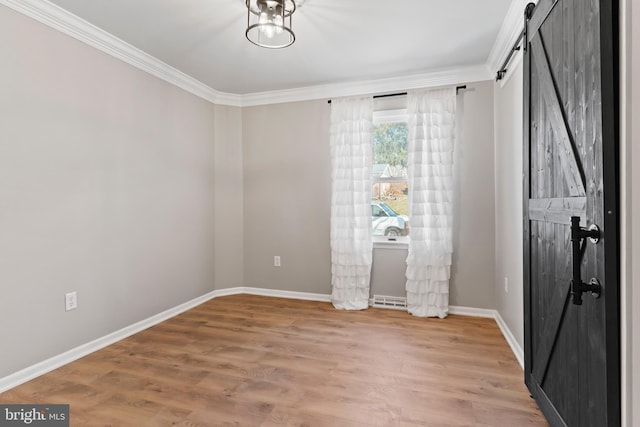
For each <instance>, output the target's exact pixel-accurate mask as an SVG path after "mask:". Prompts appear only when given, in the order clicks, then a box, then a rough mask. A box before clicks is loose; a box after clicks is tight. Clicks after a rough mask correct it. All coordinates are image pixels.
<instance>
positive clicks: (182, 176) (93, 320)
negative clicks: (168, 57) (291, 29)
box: [0, 6, 242, 377]
mask: <svg viewBox="0 0 640 427" xmlns="http://www.w3.org/2000/svg"><path fill="white" fill-rule="evenodd" d="M0 55H2V57H3V58H4V59H5V60H4V61H2V66H1V67H0V236H1V238H0V288H1V290H2V292H1V296H0V342H1V343H2V345H1V346H0V377H3V376H5V375H8V374H10V373H13V372H15V371H17V370H19V369H21V368H24V367H27V366H30V365H32V364H34V363H36V362H40V361H42V360H44V359H46V358H49V357H51V356H54V355H57V354H60V353H62V352H64V351H66V350H69V349H71V348H73V347H76V346H78V345H80V344H83V343H87V342H89V341H91V340H93V339H96V338H99V337H102V336H104V335H106V334H108V333H110V332H113V331H115V330H117V329H120V328H122V327H124V326H128V325H131V324H132V323H135V322H137V321H139V320H142V319H144V318H147V317H149V316H151V315H154V314H157V313H159V312H161V311H163V310H166V309H168V308H171V307H174V306H176V305H179V304H180V303H183V302H185V301H188V300H190V299H192V298H194V297H197V296H200V295H203V294H205V293H207V292H210V291H212V290H213V289H214V279H215V278H214V272H215V268H214V255H215V253H214V251H215V249H216V246H217V248H218V249H220V247H223V246H224V242H223V241H216V240H215V238H216V235H215V229H214V219H215V218H216V214H217V213H219V212H220V211H219V210H218V209H216V206H215V205H214V196H215V194H214V193H215V190H214V189H213V187H212V184H211V183H212V182H214V181H215V179H216V174H215V171H214V166H215V158H214V157H215V152H214V151H215V149H216V147H214V139H215V136H216V131H215V129H214V116H215V114H216V112H217V111H216V109H215V108H214V106H213V105H211V104H210V103H208V102H206V101H204V100H201V99H199V98H196V97H194V96H192V95H189V94H187V93H186V92H184V91H182V90H180V89H178V88H176V87H174V86H172V85H170V84H168V83H166V82H164V81H161V80H159V79H156V78H154V77H152V76H150V75H149V74H147V73H144V72H142V71H139V70H136V69H134V68H132V67H131V66H129V65H126V64H124V63H123V62H120V61H118V60H116V59H114V58H112V57H110V56H108V55H106V54H103V53H101V52H99V51H97V50H96V49H93V48H91V47H89V46H87V45H85V44H83V43H80V42H78V41H76V40H74V39H71V38H70V37H67V36H65V35H63V34H61V33H59V32H57V31H55V30H53V29H50V28H48V27H45V26H44V25H42V24H39V23H37V22H35V21H33V20H31V19H28V18H26V17H24V16H23V15H20V14H18V13H16V12H13V11H11V10H9V9H8V8H6V7H4V6H0ZM7 59H8V60H7ZM230 114H232V115H234V116H238V113H233V112H232V113H230ZM236 142H237V138H236ZM237 161H239V160H238V159H236V163H237ZM217 178H218V179H220V178H221V177H217ZM234 211H237V209H235V208H234ZM233 220H234V222H235V224H236V226H237V227H241V225H242V221H241V219H240V220H238V218H233ZM228 237H229V236H225V237H224V238H225V239H226V238H228ZM231 244H233V242H232V243H231ZM236 252H237V250H236ZM234 274H235V275H234ZM234 274H232V273H229V277H230V278H229V279H228V280H229V281H234V282H235V281H236V280H237V281H238V282H240V281H241V280H242V276H241V275H238V274H237V273H234ZM225 280H226V279H225ZM70 291H77V292H78V303H79V306H78V309H77V310H75V311H70V312H65V311H64V294H65V293H66V292H70Z"/></svg>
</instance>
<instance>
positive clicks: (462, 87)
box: [327, 85, 467, 104]
mask: <svg viewBox="0 0 640 427" xmlns="http://www.w3.org/2000/svg"><path fill="white" fill-rule="evenodd" d="M466 88H467V85H462V86H456V94H458V92H459V91H460V90H464V89H466ZM406 94H407V92H398V93H387V94H384V95H373V99H378V98H387V97H390V96H402V95H406ZM327 102H328V103H329V104H331V100H329V101H327Z"/></svg>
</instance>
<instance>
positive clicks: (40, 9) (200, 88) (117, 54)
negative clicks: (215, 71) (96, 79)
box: [0, 0, 242, 106]
mask: <svg viewBox="0 0 640 427" xmlns="http://www.w3.org/2000/svg"><path fill="white" fill-rule="evenodd" d="M0 4H2V5H5V6H7V7H9V8H11V9H13V10H15V11H16V12H19V13H21V14H23V15H25V16H28V17H30V18H33V19H35V20H36V21H39V22H41V23H43V24H45V25H47V26H49V27H51V28H53V29H55V30H58V31H60V32H61V33H64V34H66V35H68V36H71V37H73V38H75V39H76V40H79V41H81V42H83V43H86V44H88V45H89V46H92V47H94V48H96V49H98V50H100V51H102V52H104V53H106V54H108V55H111V56H113V57H114V58H117V59H119V60H121V61H123V62H126V63H127V64H130V65H133V66H134V67H136V68H139V69H140V70H142V71H145V72H147V73H149V74H151V75H152V76H155V77H157V78H159V79H162V80H164V81H166V82H168V83H170V84H172V85H174V86H177V87H179V88H181V89H184V90H185V91H187V92H189V93H192V94H193V95H196V96H198V97H200V98H203V99H205V100H207V101H209V102H212V103H214V104H223V105H232V106H240V105H241V103H242V98H241V97H240V96H239V95H235V94H230V93H224V92H219V91H216V90H215V89H212V88H210V87H209V86H207V85H205V84H203V83H202V82H200V81H198V80H196V79H194V78H193V77H190V76H188V75H186V74H185V73H183V72H181V71H179V70H177V69H175V68H173V67H171V66H170V65H168V64H165V63H164V62H162V61H160V60H159V59H157V58H155V57H153V56H151V55H149V54H148V53H145V52H143V51H142V50H140V49H138V48H136V47H134V46H132V45H130V44H128V43H126V42H124V41H122V40H120V39H119V38H117V37H115V36H113V35H112V34H109V33H107V32H106V31H104V30H102V29H100V28H98V27H96V26H95V25H93V24H90V23H89V22H87V21H85V20H83V19H81V18H79V17H77V16H76V15H74V14H72V13H70V12H68V11H66V10H65V9H62V8H61V7H59V6H57V5H55V4H53V3H51V2H49V1H47V0H0Z"/></svg>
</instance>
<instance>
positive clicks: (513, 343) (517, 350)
mask: <svg viewBox="0 0 640 427" xmlns="http://www.w3.org/2000/svg"><path fill="white" fill-rule="evenodd" d="M495 319H496V323H497V324H498V327H499V328H500V331H502V335H504V339H506V340H507V343H508V344H509V347H511V351H513V354H514V355H515V356H516V359H518V363H519V364H520V367H521V368H522V369H523V370H524V350H522V347H520V344H518V340H516V337H514V336H513V334H512V333H511V329H509V327H508V326H507V323H506V322H505V321H504V319H503V318H502V316H501V315H500V313H499V312H498V311H496V312H495Z"/></svg>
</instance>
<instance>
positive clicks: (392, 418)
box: [0, 295, 547, 427]
mask: <svg viewBox="0 0 640 427" xmlns="http://www.w3.org/2000/svg"><path fill="white" fill-rule="evenodd" d="M522 378H523V373H522V369H521V368H520V367H519V365H518V363H517V361H516V359H515V357H514V356H513V354H512V353H511V350H510V349H509V347H508V345H507V343H506V341H505V340H504V338H503V337H502V335H501V333H500V330H499V329H498V327H497V325H496V323H495V321H493V320H491V319H480V318H472V317H463V316H454V315H452V316H449V317H448V318H447V319H444V320H442V319H420V318H415V317H412V316H410V315H409V314H407V313H406V312H401V311H392V310H380V309H369V310H366V311H360V312H344V311H338V310H335V309H334V308H333V307H332V305H331V304H329V303H321V302H310V301H296V300H286V299H280V298H268V297H259V296H252V295H235V296H227V297H220V298H216V299H213V300H211V301H209V302H207V303H205V304H202V305H201V306H198V307H196V308H194V309H192V310H190V311H188V312H186V313H183V314H181V315H179V316H176V317H174V318H172V319H170V320H168V321H166V322H163V323H161V324H159V325H156V326H154V327H152V328H150V329H147V330H145V331H143V332H140V333H138V334H136V335H134V336H131V337H129V338H127V339H125V340H123V341H120V342H118V343H116V344H114V345H111V346H109V347H107V348H105V349H103V350H100V351H98V352H95V353H93V354H91V355H89V356H87V357H84V358H82V359H80V360H77V361H75V362H73V363H71V364H69V365H66V366H64V367H62V368H60V369H57V370H55V371H52V372H50V373H48V374H46V375H43V376H41V377H39V378H37V379H35V380H33V381H30V382H28V383H26V384H23V385H21V386H19V387H16V388H14V389H12V390H9V391H7V392H5V393H3V394H0V403H68V404H70V405H71V425H72V426H94V425H95V426H105V425H111V426H165V425H167V426H168V425H178V426H264V427H266V426H363V427H370V426H385V427H386V426H398V427H400V426H403V427H404V426H406V427H408V426H427V427H435V426H438V427H454V426H455V427H460V426H481V427H488V426H500V427H511V426H518V427H520V426H546V425H547V423H546V422H545V420H544V418H543V416H542V414H541V413H540V411H539V410H538V408H537V406H536V404H535V402H534V401H533V400H532V399H531V398H530V397H529V393H528V391H527V390H526V388H525V386H524V384H523V379H522Z"/></svg>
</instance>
